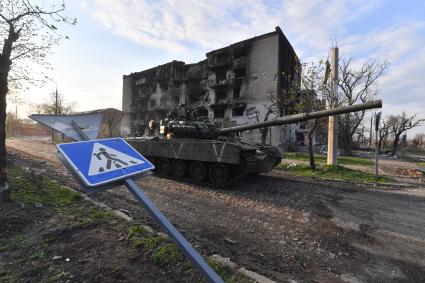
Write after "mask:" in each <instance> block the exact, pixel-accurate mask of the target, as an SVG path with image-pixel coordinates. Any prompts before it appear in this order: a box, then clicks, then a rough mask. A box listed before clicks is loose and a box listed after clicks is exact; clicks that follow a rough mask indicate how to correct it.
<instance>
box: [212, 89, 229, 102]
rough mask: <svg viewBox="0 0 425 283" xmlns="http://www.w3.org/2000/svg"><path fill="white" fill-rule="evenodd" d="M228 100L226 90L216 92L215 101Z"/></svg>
mask: <svg viewBox="0 0 425 283" xmlns="http://www.w3.org/2000/svg"><path fill="white" fill-rule="evenodd" d="M226 98H227V93H226V91H225V90H217V91H216V92H215V99H216V101H219V100H221V99H226Z"/></svg>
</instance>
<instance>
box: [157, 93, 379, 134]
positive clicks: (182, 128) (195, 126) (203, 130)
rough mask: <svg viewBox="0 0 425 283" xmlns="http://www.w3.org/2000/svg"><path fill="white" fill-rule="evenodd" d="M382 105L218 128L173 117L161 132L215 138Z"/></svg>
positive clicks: (341, 108) (319, 112) (366, 105)
mask: <svg viewBox="0 0 425 283" xmlns="http://www.w3.org/2000/svg"><path fill="white" fill-rule="evenodd" d="M380 107H382V101H381V100H374V101H369V102H366V103H361V104H354V105H349V106H342V107H337V108H333V109H327V110H322V111H316V112H310V113H301V114H295V115H290V116H285V117H279V118H276V119H274V120H270V121H265V122H258V123H254V124H247V125H240V126H235V127H228V128H222V129H218V128H217V127H216V126H215V125H213V124H210V123H205V122H199V121H193V120H191V119H190V118H186V117H184V118H182V117H181V116H180V118H178V119H173V120H170V121H164V122H163V125H162V131H161V133H162V134H164V135H169V137H170V136H172V137H174V138H196V139H216V138H218V137H219V136H227V135H229V134H232V133H236V132H242V131H247V130H253V129H259V128H264V127H270V126H281V125H287V124H293V123H298V122H305V121H308V120H311V119H317V118H323V117H328V116H334V115H339V114H344V113H350V112H356V111H362V110H368V109H373V108H380Z"/></svg>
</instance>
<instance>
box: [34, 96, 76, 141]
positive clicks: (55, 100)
mask: <svg viewBox="0 0 425 283" xmlns="http://www.w3.org/2000/svg"><path fill="white" fill-rule="evenodd" d="M76 107H77V102H76V101H66V99H65V96H64V95H63V94H61V93H59V92H58V91H57V90H56V91H55V92H52V93H50V94H49V96H48V98H47V99H46V101H45V102H43V103H40V104H36V105H34V106H33V107H32V108H33V111H34V112H35V113H37V114H50V115H69V114H73V113H74V112H75V108H76ZM56 138H57V136H56V131H55V130H52V142H53V141H55V140H56ZM62 140H63V135H62Z"/></svg>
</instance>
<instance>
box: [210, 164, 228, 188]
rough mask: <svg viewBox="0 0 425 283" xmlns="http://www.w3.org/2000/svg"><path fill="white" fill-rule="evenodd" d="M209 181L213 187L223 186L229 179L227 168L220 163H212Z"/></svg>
mask: <svg viewBox="0 0 425 283" xmlns="http://www.w3.org/2000/svg"><path fill="white" fill-rule="evenodd" d="M209 176H210V181H211V183H213V184H214V185H223V184H225V183H226V181H227V178H228V177H229V171H228V169H227V166H226V165H224V164H220V163H214V164H213V165H211V167H210V170H209Z"/></svg>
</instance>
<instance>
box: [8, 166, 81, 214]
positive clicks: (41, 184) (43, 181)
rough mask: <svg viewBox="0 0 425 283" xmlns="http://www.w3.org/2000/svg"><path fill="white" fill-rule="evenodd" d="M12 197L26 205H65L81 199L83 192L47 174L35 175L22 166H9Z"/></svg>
mask: <svg viewBox="0 0 425 283" xmlns="http://www.w3.org/2000/svg"><path fill="white" fill-rule="evenodd" d="M8 175H9V180H10V185H11V187H12V190H11V198H12V200H13V201H15V202H19V203H23V204H25V205H30V206H33V205H36V204H42V205H55V206H65V205H68V204H71V203H73V202H74V201H76V200H79V199H81V194H79V193H76V192H73V191H71V190H69V189H67V188H66V187H64V186H61V185H59V184H58V183H57V182H55V181H52V180H49V179H48V178H46V177H45V176H41V175H40V176H37V177H33V176H32V175H31V174H30V173H28V172H27V171H25V170H23V169H22V168H21V167H17V166H11V167H9V168H8Z"/></svg>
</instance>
